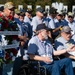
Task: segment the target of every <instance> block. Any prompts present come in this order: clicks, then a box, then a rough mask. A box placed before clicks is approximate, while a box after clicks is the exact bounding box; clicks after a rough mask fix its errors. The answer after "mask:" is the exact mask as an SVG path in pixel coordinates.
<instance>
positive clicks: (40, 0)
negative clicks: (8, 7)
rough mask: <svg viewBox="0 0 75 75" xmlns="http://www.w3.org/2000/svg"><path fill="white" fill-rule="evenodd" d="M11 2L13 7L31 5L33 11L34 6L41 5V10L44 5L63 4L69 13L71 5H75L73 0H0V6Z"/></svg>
mask: <svg viewBox="0 0 75 75" xmlns="http://www.w3.org/2000/svg"><path fill="white" fill-rule="evenodd" d="M8 1H12V2H14V4H15V6H16V7H17V6H18V5H20V4H22V5H23V6H24V8H26V7H27V5H32V6H33V9H35V6H36V5H41V6H42V7H43V8H44V6H45V5H50V6H51V3H53V2H63V4H64V5H68V7H69V11H70V10H71V9H72V5H75V0H0V4H4V3H5V2H8Z"/></svg>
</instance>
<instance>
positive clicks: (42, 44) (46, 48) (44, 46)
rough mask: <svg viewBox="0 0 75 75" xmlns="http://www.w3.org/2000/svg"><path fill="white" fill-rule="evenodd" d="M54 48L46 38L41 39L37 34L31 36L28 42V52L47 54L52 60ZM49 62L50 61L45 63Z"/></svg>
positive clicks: (40, 54)
mask: <svg viewBox="0 0 75 75" xmlns="http://www.w3.org/2000/svg"><path fill="white" fill-rule="evenodd" d="M53 51H54V48H53V46H52V45H51V43H50V42H49V41H48V40H44V41H41V40H39V38H38V37H37V36H34V37H32V39H31V40H30V41H29V44H28V54H33V55H39V56H48V57H49V58H50V60H52V61H53V57H52V54H53ZM47 64H50V63H47Z"/></svg>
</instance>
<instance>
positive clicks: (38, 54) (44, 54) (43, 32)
mask: <svg viewBox="0 0 75 75" xmlns="http://www.w3.org/2000/svg"><path fill="white" fill-rule="evenodd" d="M47 30H48V28H47V27H46V26H45V25H44V24H39V25H38V26H37V28H36V33H37V35H36V36H34V37H32V38H31V40H30V41H29V44H28V54H29V57H30V59H33V60H37V61H40V65H41V66H44V67H45V68H46V69H47V71H48V73H49V74H51V75H60V70H61V69H62V68H63V67H65V72H66V75H74V73H73V68H72V62H71V59H69V58H64V59H61V60H57V61H53V57H52V56H53V55H61V54H64V53H67V52H69V51H73V50H74V48H75V46H73V45H72V46H70V47H69V48H67V49H65V50H64V49H63V50H59V51H56V50H54V48H53V46H52V45H51V43H50V42H49V41H48V39H47Z"/></svg>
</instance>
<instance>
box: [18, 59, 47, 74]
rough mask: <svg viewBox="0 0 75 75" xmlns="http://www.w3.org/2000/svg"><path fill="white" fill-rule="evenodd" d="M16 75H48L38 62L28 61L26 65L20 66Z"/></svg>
mask: <svg viewBox="0 0 75 75" xmlns="http://www.w3.org/2000/svg"><path fill="white" fill-rule="evenodd" d="M24 62H26V61H24ZM18 75H48V74H47V71H46V68H45V67H43V66H40V62H39V61H34V60H28V61H27V64H23V65H22V66H21V68H20V70H19V72H18Z"/></svg>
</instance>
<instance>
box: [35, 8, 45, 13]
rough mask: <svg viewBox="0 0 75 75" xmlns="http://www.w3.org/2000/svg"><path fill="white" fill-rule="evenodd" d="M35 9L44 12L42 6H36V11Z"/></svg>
mask: <svg viewBox="0 0 75 75" xmlns="http://www.w3.org/2000/svg"><path fill="white" fill-rule="evenodd" d="M37 11H39V12H41V13H43V12H44V10H43V8H42V7H38V8H37V9H36V12H37Z"/></svg>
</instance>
